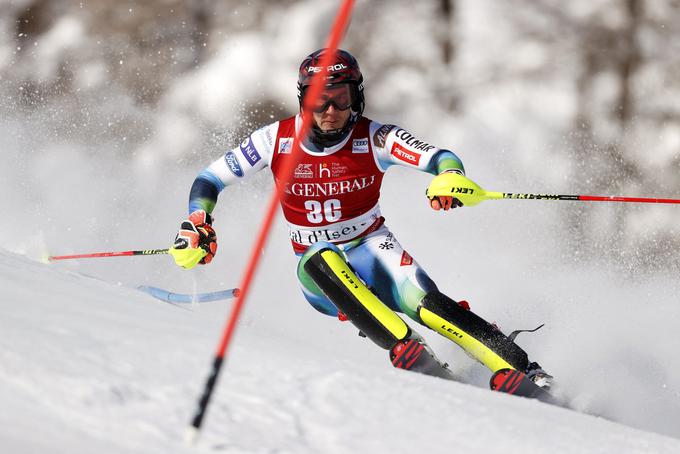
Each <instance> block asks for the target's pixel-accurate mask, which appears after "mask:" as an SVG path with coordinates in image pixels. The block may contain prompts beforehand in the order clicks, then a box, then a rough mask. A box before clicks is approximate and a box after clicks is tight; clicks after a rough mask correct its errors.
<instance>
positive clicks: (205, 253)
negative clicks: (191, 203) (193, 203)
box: [169, 210, 217, 270]
mask: <svg viewBox="0 0 680 454" xmlns="http://www.w3.org/2000/svg"><path fill="white" fill-rule="evenodd" d="M210 224H212V218H211V217H210V215H209V214H208V213H206V212H205V211H203V210H197V211H194V212H193V213H191V214H190V215H189V219H186V220H185V221H183V222H182V225H181V226H180V228H179V232H177V236H176V237H175V244H174V245H173V246H172V247H171V248H170V250H169V253H170V255H172V257H173V258H174V259H175V263H176V264H177V265H178V266H181V267H182V268H186V269H188V270H190V269H191V268H193V267H195V266H196V265H198V264H201V265H205V264H208V263H210V262H211V261H212V259H213V257H214V256H215V253H217V235H216V234H215V230H214V229H213V228H212V226H211V225H210Z"/></svg>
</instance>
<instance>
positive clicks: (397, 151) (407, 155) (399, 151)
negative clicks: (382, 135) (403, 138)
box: [391, 142, 420, 166]
mask: <svg viewBox="0 0 680 454" xmlns="http://www.w3.org/2000/svg"><path fill="white" fill-rule="evenodd" d="M391 153H392V156H394V157H395V158H397V159H399V160H400V161H404V162H406V163H408V164H412V165H414V166H417V165H418V163H420V154H419V153H416V152H415V151H410V150H407V149H406V148H404V147H402V146H401V145H399V144H398V143H396V142H395V143H394V145H392V152H391Z"/></svg>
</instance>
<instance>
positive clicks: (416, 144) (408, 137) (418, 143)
mask: <svg viewBox="0 0 680 454" xmlns="http://www.w3.org/2000/svg"><path fill="white" fill-rule="evenodd" d="M395 135H396V136H397V137H398V138H399V139H401V140H403V141H404V143H405V144H406V145H408V146H409V147H411V148H413V149H414V150H418V151H424V152H425V153H427V152H428V151H431V150H434V149H435V146H434V145H430V144H429V143H427V142H423V141H422V140H418V139H416V138H415V137H413V135H412V134H411V133H410V132H408V131H405V130H403V129H397V132H396V133H395Z"/></svg>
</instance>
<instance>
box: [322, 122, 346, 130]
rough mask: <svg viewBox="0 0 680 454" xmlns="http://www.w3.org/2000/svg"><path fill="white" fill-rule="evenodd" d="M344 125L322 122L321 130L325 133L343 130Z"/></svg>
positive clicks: (341, 123)
mask: <svg viewBox="0 0 680 454" xmlns="http://www.w3.org/2000/svg"><path fill="white" fill-rule="evenodd" d="M343 126H344V123H343V122H342V121H322V122H321V124H320V125H319V129H320V130H322V131H323V132H330V131H336V130H338V129H342V127H343Z"/></svg>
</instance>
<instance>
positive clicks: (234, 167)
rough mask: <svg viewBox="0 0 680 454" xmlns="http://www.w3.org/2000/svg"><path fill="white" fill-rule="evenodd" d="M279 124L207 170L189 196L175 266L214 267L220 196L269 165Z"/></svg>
mask: <svg viewBox="0 0 680 454" xmlns="http://www.w3.org/2000/svg"><path fill="white" fill-rule="evenodd" d="M277 128H278V123H273V124H271V125H269V126H266V127H264V128H262V129H258V130H257V131H255V132H254V133H253V134H251V135H250V136H249V137H248V138H246V139H245V140H244V141H243V142H241V144H240V145H239V146H238V147H236V148H234V149H233V150H231V151H228V152H227V153H225V154H224V156H222V157H221V158H219V159H217V160H215V161H214V162H213V163H212V164H210V165H209V166H208V167H207V168H205V169H203V170H202V171H201V172H200V173H199V174H198V176H197V177H196V179H195V180H194V183H193V184H192V185H191V191H190V193H189V217H188V219H186V220H184V221H183V222H182V224H181V227H180V230H179V232H178V233H177V236H176V237H175V242H174V245H173V247H172V248H170V254H172V256H173V258H174V259H175V263H177V265H179V266H181V267H183V268H187V269H190V268H193V267H194V266H196V265H197V264H207V263H210V261H211V260H212V258H213V257H214V255H215V253H216V252H217V236H216V234H215V231H214V229H213V228H212V221H213V219H212V216H211V213H212V212H213V210H214V209H215V205H216V204H217V197H218V195H219V193H220V192H221V191H222V190H223V189H224V188H225V187H227V186H229V185H231V184H234V183H236V182H238V181H240V180H242V179H244V178H247V177H248V176H250V175H252V174H254V173H257V172H258V171H260V170H262V169H263V168H265V167H266V166H267V164H269V162H270V158H271V155H272V150H273V148H274V144H273V139H272V138H273V137H276V129H277Z"/></svg>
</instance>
